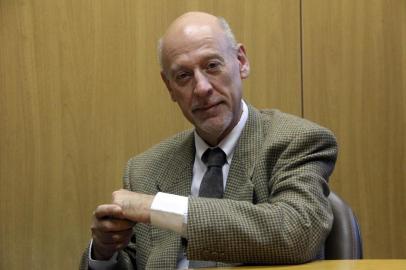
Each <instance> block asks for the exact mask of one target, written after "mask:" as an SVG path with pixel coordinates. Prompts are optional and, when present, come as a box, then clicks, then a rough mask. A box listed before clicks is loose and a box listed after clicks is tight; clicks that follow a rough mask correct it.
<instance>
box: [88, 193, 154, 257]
mask: <svg viewBox="0 0 406 270" xmlns="http://www.w3.org/2000/svg"><path fill="white" fill-rule="evenodd" d="M112 197H113V199H112V203H111V204H102V205H99V206H98V207H97V208H96V210H95V211H94V212H93V223H92V226H91V230H92V237H93V244H92V250H91V252H92V258H93V259H95V260H108V259H110V258H111V257H112V256H113V255H114V253H115V252H116V251H118V250H120V249H123V248H125V247H126V246H127V245H128V243H129V242H130V239H131V236H132V228H133V226H134V225H135V223H137V222H140V223H150V221H151V214H150V209H151V204H152V201H153V199H154V196H153V195H146V194H141V193H136V192H132V191H128V190H125V189H120V190H117V191H114V192H113V195H112Z"/></svg>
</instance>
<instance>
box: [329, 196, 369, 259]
mask: <svg viewBox="0 0 406 270" xmlns="http://www.w3.org/2000/svg"><path fill="white" fill-rule="evenodd" d="M328 199H329V200H330V203H331V207H332V209H333V215H334V222H333V227H332V229H331V232H330V234H329V236H328V237H327V240H326V243H325V250H324V251H325V254H324V256H325V259H326V260H346V259H347V260H350V259H362V240H361V232H360V229H359V225H358V221H357V218H356V217H355V215H354V213H353V212H352V210H351V208H350V207H349V206H348V205H347V204H346V203H345V202H344V201H343V200H342V199H341V198H340V197H339V196H338V195H337V194H335V193H334V192H330V195H329V196H328Z"/></svg>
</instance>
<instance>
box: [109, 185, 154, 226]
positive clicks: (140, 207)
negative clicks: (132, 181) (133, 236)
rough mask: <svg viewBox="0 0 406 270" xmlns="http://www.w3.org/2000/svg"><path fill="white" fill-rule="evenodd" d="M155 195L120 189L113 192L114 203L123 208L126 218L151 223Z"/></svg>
mask: <svg viewBox="0 0 406 270" xmlns="http://www.w3.org/2000/svg"><path fill="white" fill-rule="evenodd" d="M153 200H154V196H153V195H147V194H142V193H137V192H132V191H128V190H126V189H120V190H117V191H114V192H113V202H112V203H113V204H117V205H119V206H120V207H121V208H122V210H123V215H124V218H126V219H128V220H131V221H133V222H141V223H151V204H152V201H153Z"/></svg>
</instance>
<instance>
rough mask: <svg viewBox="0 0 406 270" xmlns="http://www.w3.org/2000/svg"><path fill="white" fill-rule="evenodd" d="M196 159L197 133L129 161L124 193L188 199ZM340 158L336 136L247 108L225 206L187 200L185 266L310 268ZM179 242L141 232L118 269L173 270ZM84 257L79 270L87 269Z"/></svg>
mask: <svg viewBox="0 0 406 270" xmlns="http://www.w3.org/2000/svg"><path fill="white" fill-rule="evenodd" d="M194 156H195V147H194V136H193V131H192V130H188V131H185V132H182V133H180V134H177V135H175V136H174V137H172V138H169V139H167V140H165V141H163V142H161V143H160V144H158V145H156V146H154V147H153V148H151V149H149V150H148V151H146V152H144V153H142V154H140V155H138V156H136V157H134V158H132V159H131V160H130V161H129V162H128V164H127V168H126V172H125V176H124V187H125V188H126V189H129V190H132V191H138V192H143V193H148V194H156V193H157V192H159V191H161V192H167V193H172V194H179V195H183V196H188V195H189V194H190V190H191V181H192V169H193V162H194ZM336 156H337V145H336V140H335V138H334V136H333V134H332V133H331V132H330V131H328V130H327V129H325V128H322V127H320V126H318V125H316V124H314V123H311V122H309V121H306V120H304V119H301V118H298V117H295V116H292V115H288V114H285V113H282V112H280V111H277V110H267V111H258V110H257V109H255V108H253V107H252V106H249V116H248V120H247V123H246V126H245V128H244V130H243V132H242V134H241V137H240V139H239V141H238V144H237V147H236V149H235V153H234V156H233V160H232V163H231V166H230V171H229V175H228V179H227V185H226V189H225V194H224V198H223V199H207V198H196V197H190V198H189V208H188V209H189V210H188V224H187V235H188V245H187V248H186V254H187V258H188V259H192V260H209V261H217V262H222V263H219V264H218V266H222V265H225V264H224V263H248V264H250V263H261V264H293V263H301V262H306V261H309V260H312V259H314V258H315V256H316V255H317V253H318V252H319V251H320V249H321V247H322V246H323V243H324V240H325V238H326V237H327V235H328V233H329V231H330V228H331V225H332V220H333V216H332V212H331V208H330V205H329V203H328V200H327V198H326V197H327V195H328V193H329V188H328V186H327V181H328V177H329V176H330V174H331V172H332V170H333V168H334V164H335V161H336ZM181 250H182V245H181V237H180V236H179V235H177V234H176V233H173V232H169V231H165V230H162V229H159V228H156V227H154V226H150V225H145V224H136V225H135V227H134V236H133V240H132V242H131V243H130V245H129V246H128V247H127V248H125V249H124V250H122V251H120V252H119V256H118V264H117V267H116V269H174V268H176V263H177V257H178V254H179V252H180V251H181ZM87 256H88V251H86V252H85V253H84V255H83V258H82V263H81V268H80V269H87Z"/></svg>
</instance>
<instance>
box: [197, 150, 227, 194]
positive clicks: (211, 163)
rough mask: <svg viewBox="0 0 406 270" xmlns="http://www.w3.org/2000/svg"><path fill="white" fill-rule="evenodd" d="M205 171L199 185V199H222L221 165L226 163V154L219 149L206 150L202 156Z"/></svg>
mask: <svg viewBox="0 0 406 270" xmlns="http://www.w3.org/2000/svg"><path fill="white" fill-rule="evenodd" d="M202 161H203V162H204V163H205V164H206V166H207V171H206V173H205V174H204V176H203V179H202V183H201V184H200V189H199V197H207V198H218V199H221V198H223V193H224V189H223V169H222V168H223V165H224V164H225V163H226V161H227V159H226V154H225V153H224V152H223V150H221V149H220V148H219V147H216V148H213V149H210V148H209V149H207V150H206V152H204V154H203V156H202Z"/></svg>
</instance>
